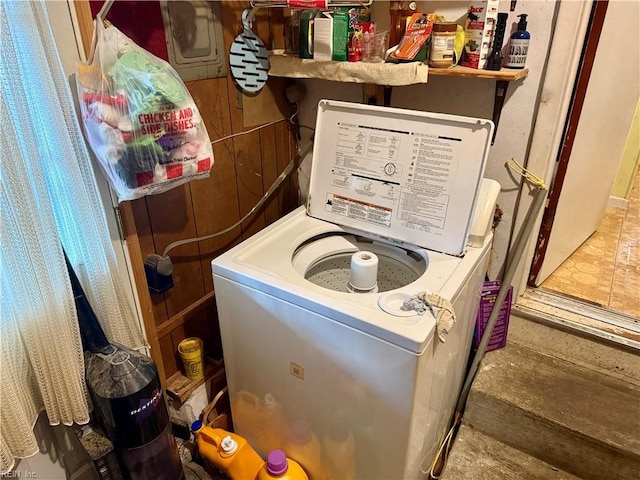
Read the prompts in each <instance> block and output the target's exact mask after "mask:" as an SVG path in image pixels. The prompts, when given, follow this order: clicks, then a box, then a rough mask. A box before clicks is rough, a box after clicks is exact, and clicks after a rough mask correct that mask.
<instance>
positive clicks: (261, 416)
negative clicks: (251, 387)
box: [232, 390, 289, 455]
mask: <svg viewBox="0 0 640 480" xmlns="http://www.w3.org/2000/svg"><path fill="white" fill-rule="evenodd" d="M232 412H233V416H234V425H235V427H236V430H238V431H241V432H242V433H243V435H245V436H246V438H247V441H248V442H249V443H251V445H253V447H254V448H255V449H256V450H257V451H258V452H259V453H261V454H262V455H267V453H268V452H270V451H271V450H275V449H277V448H281V447H282V444H283V443H284V441H285V440H286V439H287V438H288V436H289V430H288V427H287V423H286V421H285V419H284V416H283V413H282V405H281V404H280V403H279V402H278V401H277V400H276V399H275V397H274V396H273V395H272V394H270V393H267V394H266V395H265V396H264V398H263V399H260V398H259V397H258V396H257V395H255V394H254V393H251V392H248V391H246V390H240V391H239V392H238V394H237V396H236V400H235V402H234V404H233V407H232Z"/></svg>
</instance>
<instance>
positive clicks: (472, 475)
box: [440, 425, 579, 480]
mask: <svg viewBox="0 0 640 480" xmlns="http://www.w3.org/2000/svg"><path fill="white" fill-rule="evenodd" d="M440 479H441V480H497V479H499V480H579V477H575V476H573V475H571V474H569V473H567V472H564V471H562V470H560V469H558V468H556V467H554V466H552V465H550V464H548V463H546V462H543V461H542V460H539V459H537V458H534V457H532V456H530V455H527V454H525V453H523V452H521V451H520V450H517V449H515V448H513V447H510V446H508V445H505V444H504V443H502V442H499V441H498V440H496V439H494V438H491V437H489V436H487V435H485V434H483V433H481V432H478V431H477V430H474V429H473V428H471V427H468V426H466V425H462V427H460V430H459V431H458V435H457V437H456V440H455V442H454V445H453V448H452V450H451V453H450V454H449V459H448V461H447V464H446V466H445V469H444V471H443V472H442V475H441V476H440Z"/></svg>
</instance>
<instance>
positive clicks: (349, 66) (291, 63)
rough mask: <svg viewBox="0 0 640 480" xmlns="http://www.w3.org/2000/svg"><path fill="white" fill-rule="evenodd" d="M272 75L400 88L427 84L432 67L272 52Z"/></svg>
mask: <svg viewBox="0 0 640 480" xmlns="http://www.w3.org/2000/svg"><path fill="white" fill-rule="evenodd" d="M269 63H270V64H271V68H270V69H269V75H271V76H274V77H289V78H319V79H323V80H330V81H333V82H346V83H367V84H374V85H384V86H387V87H400V86H403V85H414V84H416V83H427V76H428V72H429V67H428V66H427V65H425V64H422V63H418V62H413V63H401V64H393V63H384V62H377V63H376V62H334V61H331V60H307V59H302V58H299V57H297V56H296V55H287V54H285V53H283V52H282V51H281V50H274V51H272V52H269Z"/></svg>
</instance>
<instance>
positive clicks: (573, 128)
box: [525, 2, 640, 332]
mask: <svg viewBox="0 0 640 480" xmlns="http://www.w3.org/2000/svg"><path fill="white" fill-rule="evenodd" d="M639 12H640V8H639V6H638V4H637V3H635V2H628V3H627V2H594V4H593V11H592V17H591V19H590V25H589V30H588V33H587V36H586V41H585V47H584V49H583V52H582V60H581V64H580V67H579V69H578V77H577V79H576V82H575V85H574V91H573V92H574V93H573V98H572V102H571V106H570V109H569V112H568V115H567V122H566V125H565V129H564V135H563V140H562V142H561V148H560V151H559V155H558V164H557V167H556V174H555V180H554V184H553V187H552V190H551V193H550V197H549V205H548V206H547V208H546V209H545V214H544V218H543V221H542V227H541V230H540V234H539V239H538V245H537V248H536V254H535V257H534V258H535V260H534V262H533V265H532V268H531V273H530V276H529V286H530V287H531V288H530V289H529V291H528V292H529V294H530V296H532V297H536V298H537V299H538V301H543V302H544V301H547V300H549V298H551V297H548V296H547V297H545V292H553V293H554V295H553V296H552V297H553V298H551V300H552V301H558V300H557V299H558V298H560V297H563V298H565V299H567V302H570V303H572V307H573V308H577V309H578V310H584V311H594V310H593V308H592V307H594V306H595V307H599V308H600V309H601V310H597V313H598V315H599V316H600V318H603V317H606V316H607V313H606V312H607V311H609V312H611V314H612V315H621V316H622V317H623V320H625V318H624V317H627V319H628V322H626V320H625V324H626V325H629V326H630V327H631V328H630V329H631V330H632V331H634V332H636V331H637V332H640V330H639V329H638V326H639V323H640V320H639V319H638V317H640V299H638V292H639V291H640V271H639V269H640V264H639V261H638V258H639V252H638V249H639V248H640V245H639V244H638V242H639V238H640V199H639V195H640V191H639V190H640V186H639V184H638V183H639V180H638V173H637V166H636V169H635V173H634V174H633V176H632V177H630V178H633V179H634V181H633V183H632V188H631V194H630V195H629V197H628V203H627V205H626V208H620V207H619V206H618V207H616V206H612V207H608V206H607V203H608V200H609V196H610V194H611V187H612V185H613V183H614V180H615V179H616V173H617V172H618V164H619V163H620V158H621V156H622V152H623V148H624V145H625V142H626V140H627V133H628V132H629V129H630V127H631V119H632V118H633V116H634V115H633V110H634V108H635V106H636V104H637V102H638V96H639V91H638V90H639V84H640V78H639V77H638V71H639V68H640V67H639V65H638V58H639V57H640V53H639V52H638V46H637V44H635V46H632V47H631V49H632V50H634V51H625V52H624V53H620V54H619V55H618V54H617V53H613V54H612V53H611V52H615V51H618V52H620V48H619V46H620V45H621V43H620V42H623V43H624V40H623V39H622V37H621V36H620V34H621V33H622V32H623V31H626V29H627V27H633V28H638V24H639V23H640V22H639V20H638V18H639V17H640V15H639ZM627 23H628V24H629V25H627ZM627 54H628V55H627ZM631 128H634V127H631ZM635 128H636V129H637V128H638V127H637V124H636V125H635ZM633 158H634V160H635V159H636V158H637V147H636V153H635V155H634V157H633ZM569 160H570V161H569ZM636 165H637V163H636ZM525 296H526V294H525ZM573 300H578V302H573ZM567 302H565V303H567ZM560 303H562V300H560ZM580 303H581V304H582V306H580ZM618 320H619V318H618V317H616V321H618Z"/></svg>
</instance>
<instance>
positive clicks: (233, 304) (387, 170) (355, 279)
mask: <svg viewBox="0 0 640 480" xmlns="http://www.w3.org/2000/svg"><path fill="white" fill-rule="evenodd" d="M492 132H493V124H492V123H491V121H489V120H482V119H475V118H467V117H459V116H452V115H443V114H434V113H427V112H418V111H409V110H402V109H395V108H388V107H377V106H369V105H360V104H352V103H346V102H337V101H329V100H321V101H320V103H319V105H318V116H317V123H316V136H315V142H314V151H313V164H312V170H311V183H310V188H309V199H308V203H307V206H306V208H305V207H299V208H298V209H297V210H295V211H293V212H292V213H290V214H289V215H287V216H286V217H284V218H282V219H280V220H279V221H277V222H275V223H273V224H272V225H270V226H268V227H267V228H265V229H264V230H262V231H261V232H259V233H258V234H256V235H254V236H253V237H251V238H249V239H248V240H245V241H244V242H242V243H241V244H239V245H238V246H236V247H234V248H232V249H231V250H229V251H228V252H226V253H224V254H223V255H221V256H219V257H218V258H216V259H214V260H213V262H212V269H213V278H214V288H215V292H216V302H217V308H218V313H219V321H220V331H221V336H222V346H223V351H224V359H225V369H226V375H227V382H228V388H229V394H230V399H231V411H232V417H233V422H234V427H235V430H236V432H237V433H239V434H240V435H242V436H244V437H246V438H247V440H248V441H249V442H250V444H252V445H253V446H254V448H256V449H257V450H258V451H259V453H260V454H262V455H263V456H266V454H267V453H268V452H269V451H270V450H272V449H275V448H283V449H284V450H285V453H287V454H289V455H290V456H292V457H293V458H294V459H296V460H298V461H299V462H300V463H301V464H302V465H303V467H306V468H307V470H308V471H309V473H311V474H312V475H311V476H312V480H316V479H319V478H321V477H322V478H358V479H366V478H380V479H406V478H424V477H425V473H426V471H427V470H428V468H429V466H430V464H431V462H432V460H433V458H434V457H435V455H436V451H437V449H438V446H439V444H440V442H441V441H442V440H443V437H444V436H445V434H446V431H447V429H448V427H449V425H450V422H451V417H452V413H453V409H454V407H455V403H456V400H457V396H458V393H459V390H460V388H461V384H462V380H463V374H464V370H465V367H466V364H467V360H468V356H469V351H470V346H471V337H472V333H473V328H474V324H475V315H476V312H477V309H478V304H479V298H480V291H481V285H482V281H483V279H484V276H485V273H486V267H487V262H488V258H489V255H488V254H489V250H490V244H491V239H492V235H491V228H490V226H491V222H492V220H493V213H494V206H495V201H496V197H497V193H498V190H499V185H498V184H497V183H496V182H493V181H487V180H484V181H483V179H482V175H483V172H484V167H485V163H486V159H487V155H488V149H489V144H490V138H491V135H492ZM420 292H427V293H429V294H436V295H439V296H440V297H442V298H444V299H446V300H449V301H450V302H451V304H452V305H453V309H454V312H455V315H456V324H455V325H454V326H453V328H452V329H451V331H450V332H449V334H448V336H447V337H446V340H445V341H444V342H442V341H441V340H440V339H439V338H438V336H437V334H436V319H435V318H434V315H433V314H432V312H431V311H430V310H429V309H427V310H426V311H424V312H423V313H418V312H417V311H415V310H410V309H409V310H407V309H406V307H405V305H406V301H407V300H409V299H410V298H411V297H412V296H413V295H415V294H418V293H420ZM305 442H307V443H306V444H305V445H300V443H305ZM314 452H315V453H314ZM314 455H315V456H314ZM317 455H320V457H318V458H321V459H322V460H321V463H322V465H321V466H318V465H317V463H318V458H316V457H317ZM305 456H306V457H305ZM320 469H323V471H320Z"/></svg>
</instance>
